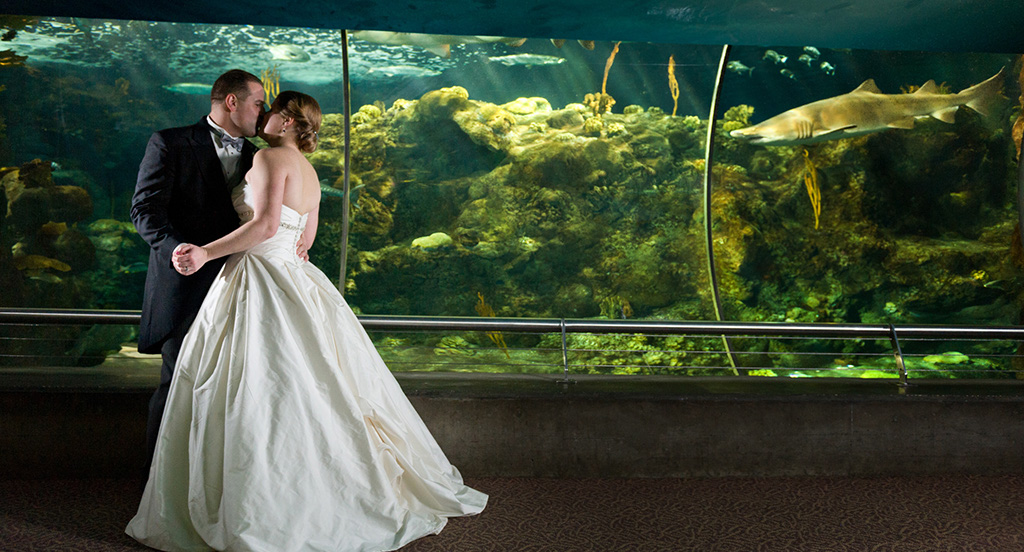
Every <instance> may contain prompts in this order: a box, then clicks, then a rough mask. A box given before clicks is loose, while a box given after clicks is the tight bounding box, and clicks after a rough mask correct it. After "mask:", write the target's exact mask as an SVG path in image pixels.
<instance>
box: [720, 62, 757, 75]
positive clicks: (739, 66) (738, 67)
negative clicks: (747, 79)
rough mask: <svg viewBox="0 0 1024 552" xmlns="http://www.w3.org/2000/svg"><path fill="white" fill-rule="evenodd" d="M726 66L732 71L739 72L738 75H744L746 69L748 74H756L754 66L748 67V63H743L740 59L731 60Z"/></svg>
mask: <svg viewBox="0 0 1024 552" xmlns="http://www.w3.org/2000/svg"><path fill="white" fill-rule="evenodd" d="M725 68H726V69H728V70H730V71H732V72H733V73H736V74H738V75H742V74H743V72H744V71H746V72H747V75H748V76H753V74H754V68H753V67H747V66H746V65H743V63H742V62H740V61H730V62H729V63H728V64H727V65H726V66H725Z"/></svg>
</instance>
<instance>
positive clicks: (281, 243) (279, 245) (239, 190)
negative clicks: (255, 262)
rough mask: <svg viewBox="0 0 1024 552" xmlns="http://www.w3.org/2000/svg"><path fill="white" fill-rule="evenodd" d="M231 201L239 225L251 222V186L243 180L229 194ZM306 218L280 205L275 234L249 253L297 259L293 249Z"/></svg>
mask: <svg viewBox="0 0 1024 552" xmlns="http://www.w3.org/2000/svg"><path fill="white" fill-rule="evenodd" d="M231 201H232V203H233V204H234V206H235V212H236V213H238V219H239V224H245V223H247V222H249V221H250V220H252V218H253V216H254V215H255V211H254V210H253V203H254V202H253V191H252V186H250V185H249V183H248V182H246V181H244V180H243V181H242V183H241V184H239V185H238V186H235V189H234V190H232V192H231ZM308 217H309V213H305V214H301V215H300V214H299V213H298V212H297V211H296V210H295V209H292V208H291V207H289V206H287V205H281V223H280V226H279V227H278V229H277V233H276V234H274V236H272V237H270V238H268V239H267V240H266V241H264V242H263V243H261V244H259V245H257V246H255V247H253V248H252V249H250V250H249V252H251V253H271V252H277V251H279V252H281V253H285V254H287V256H288V257H289V258H291V257H295V258H298V256H297V255H295V247H296V245H297V244H298V242H299V237H300V236H301V235H302V231H303V230H305V228H306V219H307V218H308Z"/></svg>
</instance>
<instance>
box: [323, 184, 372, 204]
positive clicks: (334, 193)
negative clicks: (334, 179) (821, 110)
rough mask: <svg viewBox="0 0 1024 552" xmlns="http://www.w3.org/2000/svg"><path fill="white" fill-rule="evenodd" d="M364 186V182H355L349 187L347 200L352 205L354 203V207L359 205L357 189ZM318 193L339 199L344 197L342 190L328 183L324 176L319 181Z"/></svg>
mask: <svg viewBox="0 0 1024 552" xmlns="http://www.w3.org/2000/svg"><path fill="white" fill-rule="evenodd" d="M365 187H366V184H356V185H355V186H353V187H352V188H351V189H349V191H348V197H349V202H350V203H352V204H353V205H355V206H356V207H358V206H359V190H361V189H363V188H365ZM320 193H321V194H323V195H325V196H328V197H336V198H339V199H341V198H344V197H345V192H344V190H340V189H338V188H335V187H334V186H331V185H330V184H328V183H327V179H326V178H324V179H323V180H321V181H320Z"/></svg>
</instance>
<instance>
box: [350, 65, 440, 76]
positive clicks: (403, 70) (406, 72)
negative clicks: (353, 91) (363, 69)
mask: <svg viewBox="0 0 1024 552" xmlns="http://www.w3.org/2000/svg"><path fill="white" fill-rule="evenodd" d="M367 73H379V74H381V75H385V76H388V77H405V78H423V77H436V76H438V75H440V74H441V71H435V70H433V69H427V68H426V67H417V66H415V65H388V66H386V67H373V68H371V69H370V70H369V71H367Z"/></svg>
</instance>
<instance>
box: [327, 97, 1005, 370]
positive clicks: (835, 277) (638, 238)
mask: <svg viewBox="0 0 1024 552" xmlns="http://www.w3.org/2000/svg"><path fill="white" fill-rule="evenodd" d="M360 114H362V115H360ZM752 114H753V110H752V109H751V108H749V107H747V106H735V107H733V108H731V109H729V110H728V111H727V112H726V114H725V117H724V120H723V121H721V122H719V124H718V125H717V126H716V136H717V140H718V142H717V149H716V160H717V163H716V164H715V166H714V167H713V168H712V191H713V196H712V211H713V217H714V219H713V221H712V225H711V226H712V228H713V236H712V238H713V243H714V247H715V255H716V260H717V263H718V269H719V288H720V291H721V294H722V297H723V300H724V302H725V305H724V307H725V316H726V318H729V319H735V320H755V321H784V320H791V321H796V322H872V323H879V322H905V323H915V322H924V323H927V322H938V321H941V318H939V314H940V312H942V313H945V316H946V318H945V319H946V320H960V321H963V322H965V323H982V324H985V323H990V324H1004V323H1013V322H1015V321H1016V320H1017V313H1018V312H1019V310H1020V306H1019V302H1018V300H1017V296H1018V295H1019V294H1020V291H1021V290H1020V284H1019V282H1018V280H1019V279H1018V278H1016V276H1015V273H1014V271H1013V267H1012V266H1011V263H1010V261H1009V260H1008V258H1009V255H1008V254H1007V251H1008V248H1009V243H1010V239H1011V236H1012V229H1013V221H1014V220H1015V218H1016V217H1015V214H1014V212H1013V211H1012V205H1011V201H1010V199H1011V198H1010V197H1009V194H1008V193H1007V189H1008V186H1009V185H1010V180H1011V177H1012V175H1010V174H1008V171H1007V170H1006V168H1007V167H1008V166H1010V165H1011V163H1010V162H1009V156H1010V155H1012V153H1013V152H1012V147H1011V146H1010V145H1009V142H1008V141H1007V140H1006V139H1005V136H1004V135H1003V134H1001V133H1000V132H993V131H992V130H991V129H990V128H989V127H988V126H986V124H985V123H984V121H982V120H981V118H980V117H973V116H971V114H965V115H962V116H961V117H958V120H957V121H956V123H955V124H954V125H953V126H952V127H950V126H947V125H942V124H940V123H934V124H929V123H928V122H924V123H921V124H919V128H918V129H917V130H916V131H915V132H913V133H878V134H873V135H870V136H865V137H860V138H854V139H848V140H837V141H831V142H824V143H821V144H816V145H813V146H807V147H806V148H805V147H803V146H784V147H771V148H766V147H760V146H755V145H751V144H749V143H746V142H742V141H739V140H735V139H732V138H731V137H729V132H730V131H731V130H734V129H736V128H742V127H744V126H747V125H748V124H749V119H750V117H751V115H752ZM356 115H358V116H359V117H358V119H359V124H358V125H356V126H354V128H353V133H352V143H353V155H352V183H353V186H352V188H353V190H354V191H353V192H352V213H351V214H352V236H351V239H350V257H349V263H348V274H347V282H346V286H345V287H346V290H347V292H348V293H347V297H348V299H349V301H350V302H351V303H352V304H353V305H355V306H356V308H359V309H361V310H362V311H363V312H372V313H389V314H430V315H472V313H473V310H472V309H473V305H474V304H475V302H476V300H477V296H478V293H481V292H483V293H486V295H487V297H488V300H489V302H490V303H491V305H492V306H493V310H494V312H495V313H496V315H497V316H516V317H595V316H605V317H615V318H622V317H625V318H632V317H637V318H656V319H657V318H665V319H708V318H711V317H713V311H712V310H711V307H710V291H709V290H710V287H709V286H710V284H709V282H708V281H707V276H706V274H705V269H704V266H705V262H706V261H705V256H704V240H705V235H704V224H703V220H702V218H703V216H702V212H701V194H700V189H701V181H702V179H703V171H704V164H703V149H702V144H703V137H704V135H705V133H706V129H707V122H706V121H702V120H700V119H698V118H697V117H693V116H686V117H672V116H668V115H666V114H665V113H664V112H662V111H661V110H660V109H658V108H650V109H646V110H645V109H644V108H643V107H641V106H626V108H625V109H624V110H623V113H621V114H616V113H603V114H601V115H600V116H598V115H595V114H594V113H593V111H592V110H591V109H589V108H588V107H586V106H584V105H583V104H579V103H575V104H569V105H567V106H565V107H563V108H561V109H556V108H553V107H552V106H550V105H549V104H548V103H547V102H546V101H542V99H538V98H521V99H519V100H516V101H513V102H509V103H506V104H503V105H500V106H499V105H494V104H489V103H487V102H481V101H477V100H473V99H471V98H469V96H468V93H467V92H466V91H465V89H462V88H459V87H452V88H446V89H441V90H436V91H432V92H428V93H426V94H424V95H423V96H422V97H421V98H420V99H418V100H399V101H396V102H395V104H394V105H392V106H391V107H390V108H388V109H382V106H364V107H363V108H361V109H360V110H359V112H358V113H357V114H356ZM333 117H334V116H332V115H328V116H326V117H325V124H324V127H323V129H322V130H321V136H322V138H321V150H319V151H318V152H317V153H316V154H314V156H313V157H312V159H313V161H314V164H315V165H316V166H317V169H318V171H320V174H321V176H326V177H327V179H326V180H327V181H328V182H335V184H334V187H335V188H340V186H341V184H340V180H339V178H340V176H341V170H342V165H341V161H340V159H341V154H342V151H341V148H340V145H339V144H340V140H339V133H340V132H341V127H340V125H338V124H336V121H335V120H334V119H333ZM940 125H941V126H940ZM808 167H813V169H814V176H815V181H814V183H815V184H816V185H817V188H818V189H819V193H820V195H819V196H818V201H819V202H820V203H819V205H818V207H819V208H820V228H819V229H817V230H816V229H815V227H814V225H815V217H814V212H813V209H814V206H813V205H812V203H811V201H810V200H809V199H808V194H807V188H806V185H805V179H806V178H807V175H808V173H807V171H808ZM340 203H341V202H340V200H339V199H336V198H335V199H332V198H328V199H326V200H325V203H324V207H323V209H326V210H327V211H328V212H330V210H331V209H337V208H339V205H340ZM326 226H327V227H328V230H327V231H328V232H330V231H333V230H330V225H329V223H328V224H327V225H326ZM435 233H443V234H444V235H446V236H447V237H448V238H449V239H450V240H451V242H450V243H448V240H445V245H443V246H440V247H436V246H424V242H423V241H422V240H423V238H424V237H426V236H429V235H431V234H435ZM318 241H320V240H318ZM328 243H329V240H328ZM334 251H335V254H336V250H334ZM317 255H324V256H325V257H330V254H321V253H317V254H316V255H315V257H316V256H317ZM467 339H470V341H472V339H471V338H470V337H467ZM508 339H509V347H515V346H516V345H520V346H521V345H523V344H524V343H523V342H516V343H513V341H515V340H520V339H527V338H523V337H521V336H508ZM529 339H534V341H531V342H530V344H533V345H535V344H536V341H535V340H536V339H537V338H529ZM579 339H583V340H584V341H586V339H585V338H582V337H580V338H579ZM603 339H611V338H603ZM581 343H583V342H581ZM673 343H674V345H671V346H673V347H674V346H680V347H682V346H687V347H704V349H705V350H707V349H708V347H712V348H713V346H709V345H706V344H703V345H702V344H701V343H700V342H699V341H695V340H692V339H689V338H686V339H680V340H676V341H673ZM478 344H479V345H482V346H486V344H487V342H486V339H484V340H483V341H480V342H479V343H478ZM620 345H621V346H622V347H627V348H628V347H641V346H642V345H643V346H649V347H652V348H659V347H667V346H669V345H667V344H666V343H663V342H660V341H659V342H657V343H655V342H645V344H641V343H640V342H636V341H635V340H634V341H631V340H629V339H626V340H625V341H623V342H622V343H621V344H620ZM581 346H585V345H581ZM801 346H802V345H793V347H795V350H799V348H800V347H801ZM851 347H853V348H854V349H856V348H857V347H864V345H856V346H854V345H851ZM595 354H596V353H595ZM652 354H653V353H652ZM598 356H600V355H598ZM655 356H656V355H655ZM742 358H743V357H742V355H741V359H742ZM808 359H810V360H808ZM612 360H614V359H601V358H598V357H594V361H595V363H598V364H602V362H603V361H609V362H611V361H612ZM653 360H657V359H653V357H652V361H653ZM661 360H663V361H664V362H671V363H675V362H680V363H681V364H690V365H691V366H693V365H695V364H694V363H696V365H699V364H700V363H702V362H705V363H706V364H707V366H709V368H708V369H709V370H710V372H708V373H716V372H715V371H714V370H717V368H711V367H713V366H715V365H716V363H717V364H718V365H720V364H721V360H698V359H689V360H685V361H684V360H681V359H674V358H668V357H666V358H664V359H661ZM790 360H791V361H792V362H794V363H807V362H820V361H821V360H820V359H817V357H809V356H799V355H797V356H794V357H793V358H792V359H787V361H790ZM830 361H831V360H829V359H826V360H825V362H830ZM613 364H614V363H613ZM698 372H699V371H698Z"/></svg>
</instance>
